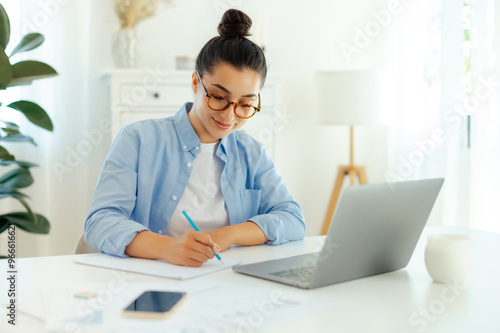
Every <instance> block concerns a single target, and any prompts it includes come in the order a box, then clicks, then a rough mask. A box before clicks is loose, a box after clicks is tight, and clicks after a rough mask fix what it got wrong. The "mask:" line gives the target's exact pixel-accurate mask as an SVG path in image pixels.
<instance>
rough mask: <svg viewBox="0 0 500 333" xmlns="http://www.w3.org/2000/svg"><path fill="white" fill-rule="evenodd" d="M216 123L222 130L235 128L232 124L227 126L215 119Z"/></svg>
mask: <svg viewBox="0 0 500 333" xmlns="http://www.w3.org/2000/svg"><path fill="white" fill-rule="evenodd" d="M214 121H215V124H216V125H217V127H219V128H221V129H225V130H227V129H229V128H231V127H232V126H233V125H232V124H230V125H227V124H223V123H220V122H218V121H217V120H215V119H214Z"/></svg>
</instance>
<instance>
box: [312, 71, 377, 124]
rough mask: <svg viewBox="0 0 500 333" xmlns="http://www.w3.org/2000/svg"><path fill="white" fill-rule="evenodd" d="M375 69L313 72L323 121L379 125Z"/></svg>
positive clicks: (328, 122)
mask: <svg viewBox="0 0 500 333" xmlns="http://www.w3.org/2000/svg"><path fill="white" fill-rule="evenodd" d="M378 77H379V75H378V71H376V70H370V71H365V70H359V71H324V72H317V73H316V92H317V94H316V98H317V103H318V104H317V105H318V107H319V115H320V117H319V119H320V121H321V123H323V124H337V125H374V124H380V123H381V120H380V115H379V112H378V109H379V108H378V106H379V80H378Z"/></svg>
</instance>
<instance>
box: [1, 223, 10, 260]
mask: <svg viewBox="0 0 500 333" xmlns="http://www.w3.org/2000/svg"><path fill="white" fill-rule="evenodd" d="M9 225H10V224H9V221H8V220H7V219H3V218H1V217H0V234H1V233H2V232H4V231H5V230H7V228H8V227H9ZM1 258H2V256H0V259H1Z"/></svg>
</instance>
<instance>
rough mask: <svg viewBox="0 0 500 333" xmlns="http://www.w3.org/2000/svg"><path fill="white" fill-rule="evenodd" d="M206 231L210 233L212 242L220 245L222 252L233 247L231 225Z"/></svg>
mask: <svg viewBox="0 0 500 333" xmlns="http://www.w3.org/2000/svg"><path fill="white" fill-rule="evenodd" d="M205 233H206V234H208V235H210V238H212V242H214V243H215V244H217V245H219V247H220V252H222V251H225V250H227V249H228V248H229V247H231V245H233V244H234V242H233V239H232V233H231V226H226V227H222V228H220V229H215V230H211V231H206V232H205Z"/></svg>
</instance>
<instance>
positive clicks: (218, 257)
mask: <svg viewBox="0 0 500 333" xmlns="http://www.w3.org/2000/svg"><path fill="white" fill-rule="evenodd" d="M182 214H184V216H185V217H186V218H187V220H188V222H189V224H191V226H192V227H193V228H194V230H196V231H198V232H201V231H200V228H198V226H197V225H196V224H194V222H193V220H191V218H190V217H189V215H188V214H187V213H186V212H185V211H182ZM215 256H216V257H217V259H219V260H220V262H221V263H222V264H224V262H223V261H222V258H221V257H220V256H219V255H218V254H217V253H216V254H215Z"/></svg>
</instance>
